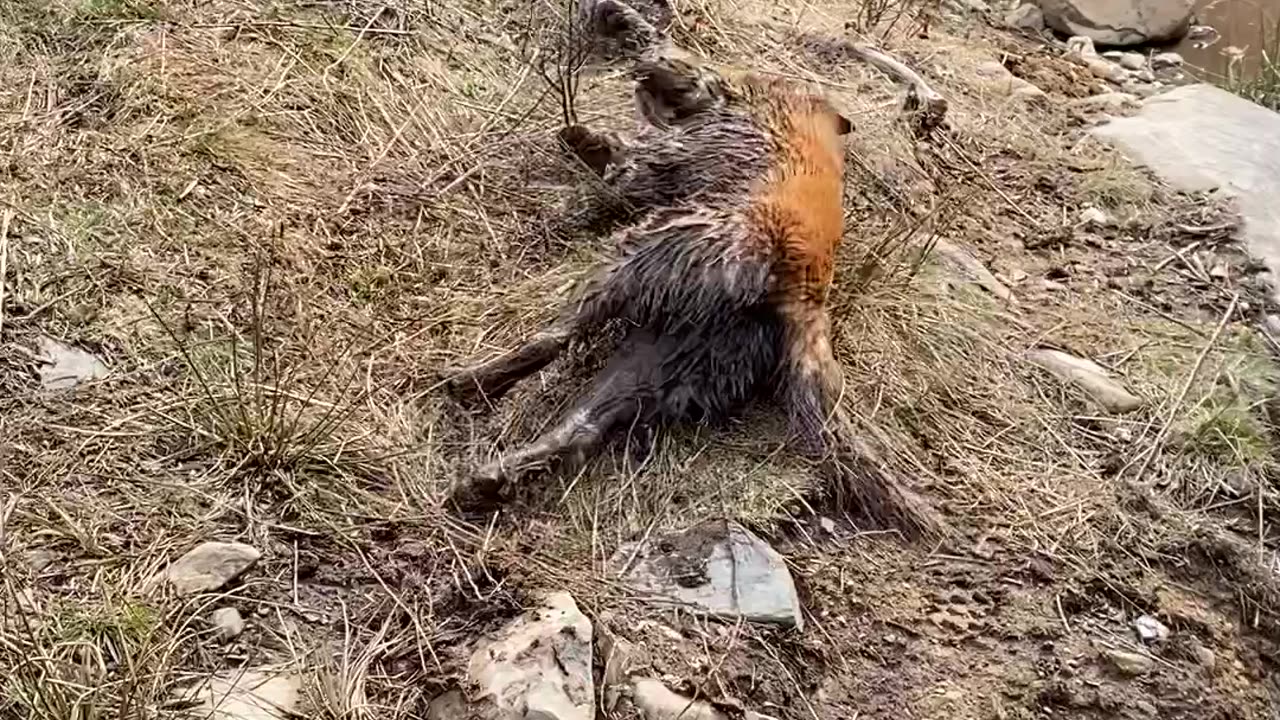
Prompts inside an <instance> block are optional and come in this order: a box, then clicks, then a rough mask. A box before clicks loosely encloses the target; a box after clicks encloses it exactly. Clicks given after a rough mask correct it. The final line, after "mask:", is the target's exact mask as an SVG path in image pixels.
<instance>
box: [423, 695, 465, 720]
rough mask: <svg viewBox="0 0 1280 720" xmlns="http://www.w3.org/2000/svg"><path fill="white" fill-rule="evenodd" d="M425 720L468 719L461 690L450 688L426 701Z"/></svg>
mask: <svg viewBox="0 0 1280 720" xmlns="http://www.w3.org/2000/svg"><path fill="white" fill-rule="evenodd" d="M427 720H469V719H468V716H467V699H466V698H465V697H463V695H462V691H461V690H450V691H449V692H446V693H443V694H441V695H437V696H436V698H435V699H434V700H432V701H431V702H430V703H427Z"/></svg>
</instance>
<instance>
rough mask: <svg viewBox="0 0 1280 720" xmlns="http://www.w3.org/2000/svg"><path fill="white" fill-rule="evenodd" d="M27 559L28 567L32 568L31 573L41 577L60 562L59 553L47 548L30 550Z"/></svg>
mask: <svg viewBox="0 0 1280 720" xmlns="http://www.w3.org/2000/svg"><path fill="white" fill-rule="evenodd" d="M26 559H27V567H29V568H31V572H33V573H35V574H37V575H39V574H40V573H42V572H44V571H45V570H47V569H49V566H51V565H53V564H54V563H55V562H57V561H58V553H56V552H54V551H53V550H48V549H45V548H37V549H35V550H28V551H27V554H26Z"/></svg>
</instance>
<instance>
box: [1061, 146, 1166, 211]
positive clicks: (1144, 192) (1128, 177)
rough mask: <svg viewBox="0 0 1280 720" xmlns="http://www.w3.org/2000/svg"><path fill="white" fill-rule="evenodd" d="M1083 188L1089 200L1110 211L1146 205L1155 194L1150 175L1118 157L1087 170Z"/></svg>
mask: <svg viewBox="0 0 1280 720" xmlns="http://www.w3.org/2000/svg"><path fill="white" fill-rule="evenodd" d="M1079 187H1080V192H1081V193H1082V194H1083V196H1084V198H1085V199H1086V200H1088V201H1090V202H1092V203H1093V204H1095V205H1097V206H1099V207H1103V208H1107V209H1108V210H1116V209H1120V208H1128V207H1143V206H1146V205H1148V204H1149V203H1150V202H1151V199H1152V198H1153V197H1154V195H1155V189H1154V188H1153V187H1152V185H1151V181H1150V180H1149V179H1147V176H1146V175H1144V174H1143V173H1142V172H1141V171H1140V170H1138V169H1136V168H1134V167H1133V166H1132V165H1129V164H1128V163H1126V162H1124V161H1123V160H1121V159H1119V158H1117V157H1112V158H1111V162H1110V163H1109V164H1108V165H1107V166H1106V167H1102V168H1099V169H1097V170H1092V171H1090V172H1086V173H1084V174H1083V175H1082V176H1081V179H1080V185H1079Z"/></svg>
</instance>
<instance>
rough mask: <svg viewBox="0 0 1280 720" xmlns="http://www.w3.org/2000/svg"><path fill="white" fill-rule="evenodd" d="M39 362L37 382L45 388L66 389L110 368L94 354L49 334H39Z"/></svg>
mask: <svg viewBox="0 0 1280 720" xmlns="http://www.w3.org/2000/svg"><path fill="white" fill-rule="evenodd" d="M40 363H41V365H40V385H41V386H42V387H44V388H45V389H46V390H66V389H68V388H73V387H75V386H76V385H79V384H80V383H82V382H87V381H89V380H99V379H101V378H104V377H106V376H107V374H108V373H109V372H110V370H109V369H108V368H107V366H106V365H104V364H103V362H102V361H101V360H99V359H98V356H97V355H94V354H93V353H90V352H86V351H84V350H81V349H80V348H77V347H72V346H71V345H66V344H64V343H61V342H58V341H57V340H54V339H53V338H51V337H41V338H40Z"/></svg>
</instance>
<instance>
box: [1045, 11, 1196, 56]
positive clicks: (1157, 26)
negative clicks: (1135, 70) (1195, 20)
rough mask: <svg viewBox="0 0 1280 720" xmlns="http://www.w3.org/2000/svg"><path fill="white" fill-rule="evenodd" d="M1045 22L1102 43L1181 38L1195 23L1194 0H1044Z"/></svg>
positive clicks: (1134, 43)
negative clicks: (1193, 17) (1193, 13)
mask: <svg viewBox="0 0 1280 720" xmlns="http://www.w3.org/2000/svg"><path fill="white" fill-rule="evenodd" d="M1040 8H1041V9H1042V10H1043V11H1044V21H1045V23H1046V24H1047V25H1048V26H1049V27H1051V28H1053V29H1054V30H1057V31H1058V32H1061V33H1065V34H1067V35H1084V36H1087V37H1090V38H1093V41H1094V42H1096V43H1098V44H1099V45H1117V46H1118V45H1141V44H1143V43H1150V42H1164V41H1168V40H1177V39H1178V38H1181V37H1182V36H1184V35H1186V34H1187V30H1188V29H1189V28H1190V27H1191V15H1192V10H1193V8H1192V0H1040Z"/></svg>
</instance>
